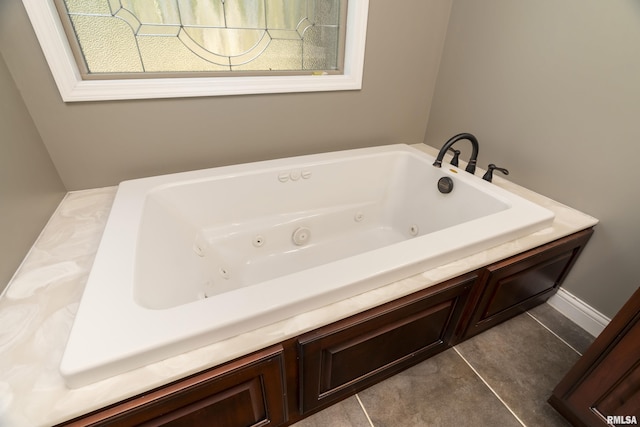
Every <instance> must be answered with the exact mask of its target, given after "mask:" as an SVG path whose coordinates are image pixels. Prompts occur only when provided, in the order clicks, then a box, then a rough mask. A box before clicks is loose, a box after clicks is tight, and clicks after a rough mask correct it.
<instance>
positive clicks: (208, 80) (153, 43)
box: [23, 0, 368, 101]
mask: <svg viewBox="0 0 640 427" xmlns="http://www.w3.org/2000/svg"><path fill="white" fill-rule="evenodd" d="M23 3H24V4H25V8H26V9H27V12H28V14H29V17H30V19H31V22H32V24H33V26H34V29H35V31H36V35H37V36H38V39H39V41H40V44H41V46H42V48H43V51H44V53H45V56H46V58H47V61H48V62H49V66H50V68H51V70H52V72H53V74H54V78H55V79H56V83H57V84H58V88H59V89H60V92H61V94H62V97H63V99H64V100H65V101H82V100H102V99H131V98H156V97H177V96H208V95H233V94H247V93H279V92H303V91H326V90H352V89H360V88H361V84H362V71H363V62H364V42H365V34H366V18H367V10H368V0H348V1H347V0H23Z"/></svg>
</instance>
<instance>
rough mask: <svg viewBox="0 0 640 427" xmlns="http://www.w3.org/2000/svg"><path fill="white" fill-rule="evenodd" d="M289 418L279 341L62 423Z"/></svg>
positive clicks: (254, 422)
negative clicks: (244, 355) (250, 353)
mask: <svg viewBox="0 0 640 427" xmlns="http://www.w3.org/2000/svg"><path fill="white" fill-rule="evenodd" d="M286 420H287V412H286V406H285V386H284V357H283V348H282V346H275V347H271V348H269V349H265V350H262V351H260V352H257V353H255V354H252V355H249V356H246V357H243V358H242V359H239V360H237V361H234V362H231V363H228V364H226V365H223V366H221V367H218V368H214V369H211V370H209V371H205V372H203V373H200V374H197V375H194V376H192V377H189V378H186V379H184V380H180V381H177V382H175V383H173V384H169V385H167V386H164V387H161V388H159V389H157V390H155V391H151V392H148V393H145V394H143V395H140V396H138V397H134V398H132V399H130V400H128V401H124V402H122V403H119V404H117V405H114V406H112V407H110V408H106V409H103V410H101V411H98V412H96V413H94V414H90V415H88V416H85V417H82V418H80V419H77V420H74V421H71V422H69V423H66V424H63V425H65V426H89V425H90V426H123V427H124V426H133V425H136V426H144V427H150V426H166V427H190V426H203V425H215V426H217V427H249V426H278V425H281V424H284V423H285V422H286Z"/></svg>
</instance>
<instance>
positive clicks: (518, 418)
mask: <svg viewBox="0 0 640 427" xmlns="http://www.w3.org/2000/svg"><path fill="white" fill-rule="evenodd" d="M453 349H454V350H455V352H456V353H458V356H460V357H461V358H462V360H464V362H465V363H466V364H467V365H468V366H469V367H470V368H471V370H472V371H473V372H474V373H475V374H476V376H477V377H478V378H480V381H482V382H483V383H484V385H486V386H487V387H488V388H489V390H491V393H493V394H494V395H495V396H496V397H497V398H498V400H499V401H500V402H501V403H502V404H503V405H504V407H505V408H507V410H508V411H509V412H511V415H513V416H514V418H515V419H516V420H518V422H519V423H520V424H521V425H522V426H523V427H527V425H526V424H525V423H524V422H523V421H522V420H521V419H520V417H518V416H517V415H516V413H515V412H513V410H512V409H511V408H510V407H509V405H507V402H505V401H504V400H502V398H501V397H500V395H499V394H498V393H497V392H496V391H495V390H494V389H493V387H491V386H490V385H489V383H488V382H487V381H486V380H485V379H484V378H482V375H480V373H479V372H478V371H477V370H476V368H474V367H473V366H472V365H471V363H469V361H468V360H467V359H466V358H465V357H464V356H463V355H462V353H460V351H459V350H458V349H457V348H456V347H455V346H454V347H453Z"/></svg>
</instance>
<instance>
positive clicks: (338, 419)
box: [293, 396, 371, 427]
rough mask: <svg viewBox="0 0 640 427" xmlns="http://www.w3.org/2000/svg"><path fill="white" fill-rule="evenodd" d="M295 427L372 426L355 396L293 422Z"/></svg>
mask: <svg viewBox="0 0 640 427" xmlns="http://www.w3.org/2000/svg"><path fill="white" fill-rule="evenodd" d="M293 426H295V427H328V426H331V427H371V424H370V423H369V420H368V419H367V416H366V415H365V413H364V411H363V410H362V407H361V406H360V403H358V400H357V399H356V397H355V396H352V397H350V398H348V399H345V400H343V401H341V402H339V403H336V404H335V405H333V406H330V407H328V408H327V409H325V410H323V411H320V412H318V413H317V414H313V415H312V416H310V417H309V418H305V419H304V420H302V421H299V422H297V423H295V424H293Z"/></svg>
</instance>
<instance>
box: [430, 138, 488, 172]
mask: <svg viewBox="0 0 640 427" xmlns="http://www.w3.org/2000/svg"><path fill="white" fill-rule="evenodd" d="M461 139H466V140H468V141H469V142H471V159H469V163H467V167H466V168H465V170H466V171H467V172H469V173H472V174H473V173H475V172H476V163H477V161H478V151H479V150H480V148H479V146H478V140H477V139H476V137H475V136H473V135H472V134H470V133H459V134H458V135H455V136H453V137H452V138H450V139H449V140H448V141H447V142H445V143H444V145H443V146H442V148H441V149H440V152H439V153H438V157H436V161H435V162H433V166H435V167H438V168H439V167H442V159H444V155H445V154H446V152H447V151H448V150H449V149H450V148H451V146H452V145H453V144H455V143H456V142H458V141H460V140H461Z"/></svg>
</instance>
